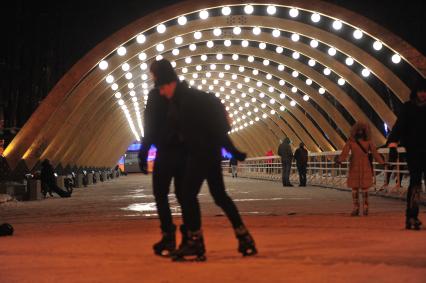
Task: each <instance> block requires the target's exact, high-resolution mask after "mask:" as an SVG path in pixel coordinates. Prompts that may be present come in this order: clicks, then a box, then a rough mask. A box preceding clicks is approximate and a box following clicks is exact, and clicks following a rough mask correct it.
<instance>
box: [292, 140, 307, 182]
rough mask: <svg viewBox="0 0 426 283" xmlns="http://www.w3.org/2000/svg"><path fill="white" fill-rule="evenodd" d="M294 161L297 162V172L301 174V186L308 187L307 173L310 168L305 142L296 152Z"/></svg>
mask: <svg viewBox="0 0 426 283" xmlns="http://www.w3.org/2000/svg"><path fill="white" fill-rule="evenodd" d="M294 160H296V166H297V171H298V172H299V186H300V187H306V171H307V168H308V151H307V150H306V148H305V144H304V143H303V142H301V143H300V145H299V148H298V149H296V151H295V152H294Z"/></svg>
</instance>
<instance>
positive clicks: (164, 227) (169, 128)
mask: <svg viewBox="0 0 426 283" xmlns="http://www.w3.org/2000/svg"><path fill="white" fill-rule="evenodd" d="M173 79H177V77H173ZM176 115H177V112H176V109H175V108H174V107H173V105H171V104H170V103H169V101H168V100H167V98H165V97H163V96H161V95H160V93H159V92H158V89H157V88H154V89H152V90H151V91H150V93H149V94H148V101H147V105H146V108H145V111H144V134H145V136H144V138H143V142H142V147H141V150H140V152H139V165H140V167H141V171H142V172H143V173H145V174H148V169H147V157H148V151H149V149H150V147H151V145H155V146H156V148H157V153H156V158H155V162H154V170H153V175H152V186H153V194H154V197H155V203H156V206H157V212H158V216H159V219H160V229H161V233H162V238H161V239H160V241H158V242H157V243H155V244H154V245H153V249H154V253H155V254H156V255H160V256H169V255H170V253H171V252H172V251H174V250H175V249H176V225H175V224H174V223H173V218H172V212H171V210H170V204H169V198H168V195H169V191H170V185H171V182H172V179H173V182H174V187H175V195H176V199H177V201H178V203H179V204H180V203H181V202H182V197H181V191H182V182H183V176H184V172H185V171H184V167H183V166H182V164H184V163H185V159H186V153H185V148H184V146H183V140H182V139H181V138H180V137H179V134H178V131H177V128H176V126H175V125H176V122H175V120H176V119H177V118H176ZM180 231H181V232H182V234H183V235H184V236H185V235H186V229H185V227H184V226H183V225H181V226H180Z"/></svg>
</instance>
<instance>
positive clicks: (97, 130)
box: [63, 106, 133, 164]
mask: <svg viewBox="0 0 426 283" xmlns="http://www.w3.org/2000/svg"><path fill="white" fill-rule="evenodd" d="M108 110H109V111H108ZM121 112H122V111H121V109H120V108H119V107H117V106H116V107H115V108H114V107H111V108H110V109H107V110H105V111H104V113H103V114H102V117H99V118H103V119H99V120H98V121H97V122H93V124H94V125H96V126H94V128H93V131H91V132H89V131H87V132H86V133H83V135H84V136H85V138H84V139H83V140H82V141H81V145H74V144H72V141H70V142H69V143H71V146H70V147H69V148H68V150H67V151H66V152H65V153H64V154H63V156H64V158H65V160H64V162H68V163H74V164H75V163H78V162H82V161H81V158H83V157H85V156H86V155H89V154H91V153H93V152H95V151H96V150H98V149H99V143H100V142H102V139H106V140H109V139H110V136H112V135H113V134H114V133H115V131H117V130H122V129H121V128H118V129H117V128H114V127H115V126H114V125H116V123H117V122H118V123H119V125H125V124H126V123H127V120H126V118H125V116H124V115H123V114H122V113H121ZM123 128H124V129H123V130H126V133H127V135H124V136H123V138H126V136H130V137H132V138H133V133H132V132H131V130H130V128H129V126H128V125H125V126H123ZM123 142H124V141H123ZM79 160H80V161H79Z"/></svg>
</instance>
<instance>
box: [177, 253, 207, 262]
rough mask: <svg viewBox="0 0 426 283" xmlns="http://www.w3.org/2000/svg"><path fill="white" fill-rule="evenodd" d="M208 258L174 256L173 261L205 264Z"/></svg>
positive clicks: (203, 256)
mask: <svg viewBox="0 0 426 283" xmlns="http://www.w3.org/2000/svg"><path fill="white" fill-rule="evenodd" d="M206 260H207V258H206V256H205V255H201V256H172V261H175V262H203V261H206Z"/></svg>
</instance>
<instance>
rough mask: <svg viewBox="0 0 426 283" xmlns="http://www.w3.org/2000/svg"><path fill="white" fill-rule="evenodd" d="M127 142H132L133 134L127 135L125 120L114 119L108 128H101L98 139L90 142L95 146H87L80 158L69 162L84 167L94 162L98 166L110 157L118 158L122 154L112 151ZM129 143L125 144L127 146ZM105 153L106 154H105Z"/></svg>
mask: <svg viewBox="0 0 426 283" xmlns="http://www.w3.org/2000/svg"><path fill="white" fill-rule="evenodd" d="M128 140H130V142H131V141H133V134H132V133H129V127H128V125H127V120H126V119H125V118H124V119H116V120H114V121H112V123H111V124H110V125H109V127H103V129H102V131H101V133H100V135H99V137H98V138H96V139H93V140H92V142H91V143H92V145H93V144H94V145H95V146H94V147H92V148H91V149H89V147H88V146H85V147H84V150H83V151H82V153H81V155H80V156H74V159H73V160H72V161H71V162H70V163H73V164H78V165H80V166H84V165H86V164H90V163H91V162H94V163H95V164H100V162H102V161H103V160H104V159H108V158H109V157H110V156H111V155H113V156H120V155H121V154H123V152H116V153H114V151H115V150H116V149H117V146H120V145H122V144H123V143H124V144H125V143H126V142H127V141H128ZM129 144H130V143H127V144H125V145H126V146H128V145H129ZM104 152H106V153H107V154H105V153H104Z"/></svg>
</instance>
